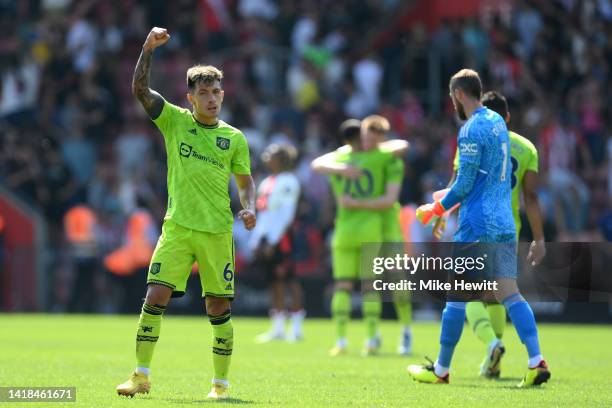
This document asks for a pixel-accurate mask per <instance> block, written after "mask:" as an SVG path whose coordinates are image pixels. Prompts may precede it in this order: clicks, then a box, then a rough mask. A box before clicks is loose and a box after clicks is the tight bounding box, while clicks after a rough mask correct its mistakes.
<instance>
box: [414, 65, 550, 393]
mask: <svg viewBox="0 0 612 408" xmlns="http://www.w3.org/2000/svg"><path fill="white" fill-rule="evenodd" d="M449 87H450V96H451V99H452V101H453V105H454V107H455V110H456V111H457V113H458V115H459V118H460V119H462V120H466V122H465V123H464V124H463V126H462V127H461V130H460V131H459V136H458V148H459V153H460V154H459V168H458V172H457V178H456V180H455V182H454V183H453V185H452V186H451V188H450V191H449V192H448V193H447V194H446V196H445V197H444V198H443V199H441V200H439V201H435V202H434V203H431V204H426V205H423V206H421V207H419V209H418V210H417V217H418V218H419V219H420V220H421V221H422V222H424V223H427V222H429V220H431V219H432V218H435V217H441V216H443V215H444V213H445V212H446V210H447V209H451V208H452V207H453V206H455V205H456V204H458V203H461V207H460V209H459V220H458V223H459V226H458V229H457V232H456V233H455V236H454V241H455V242H456V243H478V245H479V246H480V244H483V246H487V245H488V246H487V248H493V254H492V256H491V257H490V259H489V260H488V262H489V263H492V266H491V268H490V269H489V272H490V273H492V274H493V275H492V276H491V278H492V279H493V280H495V281H496V282H497V290H496V291H495V292H494V293H493V294H494V296H495V298H496V299H497V300H498V301H499V302H500V303H502V304H503V305H504V307H505V308H506V311H507V312H508V315H509V316H510V319H511V320H512V323H513V324H514V326H515V328H516V331H517V333H518V336H519V338H520V339H521V342H522V343H523V344H525V347H526V348H527V353H528V355H529V362H528V366H529V367H528V371H527V374H526V375H525V377H524V378H523V380H522V381H521V382H520V384H519V387H529V386H532V385H540V384H542V383H544V382H546V381H548V379H549V378H550V372H549V371H548V366H547V364H546V362H545V361H544V359H543V357H542V354H541V352H540V344H539V339H538V330H537V326H536V322H535V317H534V315H533V311H532V310H531V307H530V306H529V304H528V303H527V302H526V301H525V299H524V298H523V297H522V296H521V294H520V292H519V290H518V287H517V284H516V278H517V273H518V270H517V262H516V227H515V225H514V219H513V215H512V207H511V194H512V193H511V185H510V182H511V163H510V140H509V137H508V130H507V128H506V123H505V121H504V119H503V118H502V117H501V116H500V115H499V114H497V113H496V112H494V111H492V110H489V109H487V108H485V107H483V106H482V104H481V102H480V98H481V95H482V83H481V81H480V77H479V76H478V73H477V72H475V71H473V70H469V69H463V70H461V71H459V72H457V73H456V74H455V75H453V77H452V78H451V80H450V86H449ZM472 246H473V245H472ZM451 300H452V301H451ZM456 300H461V299H454V298H452V299H449V300H448V301H447V302H446V307H445V308H444V311H443V313H442V328H441V333H440V352H439V355H438V358H437V360H436V361H435V363H430V364H426V365H411V366H409V367H408V372H409V373H410V375H411V376H412V378H413V379H414V380H416V381H420V382H425V383H443V384H444V383H446V384H447V383H448V382H449V378H450V376H449V370H450V364H451V359H452V356H453V352H454V350H455V346H456V345H457V343H458V342H459V339H460V337H461V333H462V331H463V326H464V321H465V314H466V312H465V309H466V304H467V303H466V301H456ZM499 347H500V349H499V350H493V351H492V352H493V353H495V352H498V353H503V350H501V345H500V346H499Z"/></svg>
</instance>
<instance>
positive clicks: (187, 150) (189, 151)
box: [179, 142, 225, 170]
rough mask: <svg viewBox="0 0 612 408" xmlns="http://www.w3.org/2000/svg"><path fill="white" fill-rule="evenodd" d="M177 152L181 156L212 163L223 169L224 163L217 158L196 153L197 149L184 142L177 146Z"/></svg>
mask: <svg viewBox="0 0 612 408" xmlns="http://www.w3.org/2000/svg"><path fill="white" fill-rule="evenodd" d="M179 154H180V155H181V156H183V157H187V158H189V157H192V158H194V159H197V160H200V161H203V162H205V163H208V164H212V165H213V166H215V167H218V168H220V169H221V170H223V169H225V165H224V164H223V163H221V162H220V161H219V160H217V159H215V158H214V157H208V156H205V155H203V154H200V153H198V151H197V150H194V149H193V147H192V146H191V145H188V144H187V143H185V142H181V146H180V148H179Z"/></svg>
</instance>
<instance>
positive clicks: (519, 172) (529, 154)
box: [453, 131, 538, 237]
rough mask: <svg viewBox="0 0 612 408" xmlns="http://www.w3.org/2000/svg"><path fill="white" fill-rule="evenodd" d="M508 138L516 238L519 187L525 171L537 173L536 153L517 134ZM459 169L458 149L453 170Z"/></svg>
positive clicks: (519, 225)
mask: <svg viewBox="0 0 612 408" xmlns="http://www.w3.org/2000/svg"><path fill="white" fill-rule="evenodd" d="M508 136H509V137H510V161H511V162H512V175H511V180H510V186H511V188H512V215H513V217H514V224H515V226H516V236H517V237H518V236H519V234H520V230H521V216H520V214H519V208H520V196H521V187H522V185H523V178H524V177H525V172H526V171H528V170H529V171H533V172H535V173H537V172H538V151H537V149H536V148H535V146H534V145H533V143H531V142H530V141H529V139H527V138H525V137H523V136H521V135H519V134H518V133H515V132H512V131H508ZM458 168H459V149H457V151H456V152H455V160H454V161H453V169H454V170H455V171H457V169H458Z"/></svg>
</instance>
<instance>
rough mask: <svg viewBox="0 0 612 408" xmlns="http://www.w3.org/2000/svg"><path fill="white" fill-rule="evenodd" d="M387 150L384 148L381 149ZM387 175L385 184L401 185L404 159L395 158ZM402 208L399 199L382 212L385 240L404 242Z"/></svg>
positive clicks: (383, 238)
mask: <svg viewBox="0 0 612 408" xmlns="http://www.w3.org/2000/svg"><path fill="white" fill-rule="evenodd" d="M381 150H382V151H385V150H384V149H381ZM387 171H388V172H387V173H386V175H385V177H386V179H385V186H386V185H387V183H396V184H399V185H401V184H402V180H403V179H404V161H403V160H401V159H398V158H396V157H394V158H393V162H392V164H391V165H390V166H389V167H387ZM400 210H401V205H400V203H399V201H396V202H395V203H394V204H393V207H391V208H389V209H387V210H384V211H383V212H382V217H383V232H382V234H383V236H382V240H383V242H403V241H404V234H402V226H401V225H400Z"/></svg>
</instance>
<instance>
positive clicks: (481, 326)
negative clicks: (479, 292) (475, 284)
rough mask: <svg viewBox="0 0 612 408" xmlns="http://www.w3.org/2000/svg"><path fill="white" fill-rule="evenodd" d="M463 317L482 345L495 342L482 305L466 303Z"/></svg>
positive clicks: (495, 338) (485, 310)
mask: <svg viewBox="0 0 612 408" xmlns="http://www.w3.org/2000/svg"><path fill="white" fill-rule="evenodd" d="M465 315H466V317H467V320H468V323H469V324H470V327H471V328H472V330H473V331H474V333H475V334H476V336H477V337H478V338H479V339H480V340H481V341H482V342H483V343H484V344H486V345H487V346H489V345H490V344H491V343H492V342H493V341H495V340H497V337H496V336H495V332H494V331H493V327H492V326H491V319H490V318H489V313H487V309H486V308H485V305H484V303H482V302H468V304H467V307H466V309H465Z"/></svg>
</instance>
